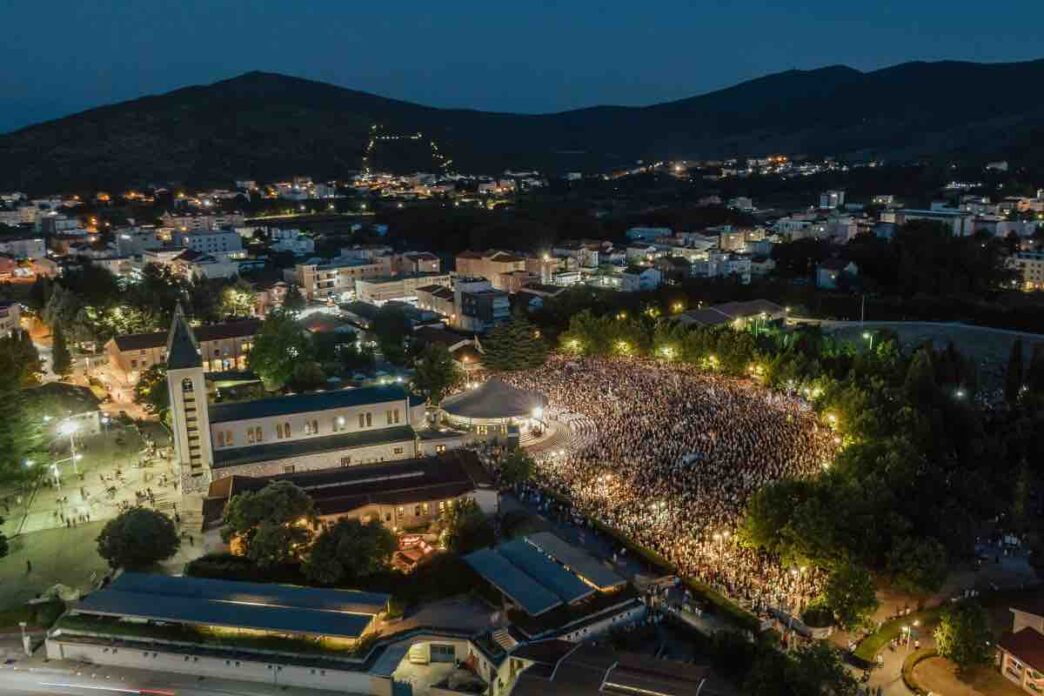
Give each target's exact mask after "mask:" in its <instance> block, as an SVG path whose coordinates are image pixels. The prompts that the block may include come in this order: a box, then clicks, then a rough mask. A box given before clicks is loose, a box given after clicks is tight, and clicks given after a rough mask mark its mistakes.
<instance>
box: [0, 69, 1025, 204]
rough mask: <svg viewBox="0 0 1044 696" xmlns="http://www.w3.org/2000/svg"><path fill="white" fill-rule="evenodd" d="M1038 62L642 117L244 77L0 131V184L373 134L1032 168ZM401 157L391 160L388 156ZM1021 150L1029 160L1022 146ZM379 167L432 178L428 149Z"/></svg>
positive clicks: (295, 155) (593, 167)
mask: <svg viewBox="0 0 1044 696" xmlns="http://www.w3.org/2000/svg"><path fill="white" fill-rule="evenodd" d="M1042 80H1044V59H1041V60H1034V61H1025V62H1020V63H972V62H967V61H937V62H925V61H916V62H910V63H902V64H899V65H894V66H889V67H886V68H881V69H878V70H872V71H866V72H864V71H860V70H857V69H855V68H850V67H847V66H843V65H833V66H824V67H821V68H815V69H811V70H797V69H794V70H786V71H782V72H778V73H773V74H771V75H765V76H762V77H758V78H754V79H752V80H747V81H744V82H741V83H738V84H736V85H732V86H730V87H726V88H723V89H719V90H712V91H709V92H705V93H703V94H698V95H694V96H691V97H685V98H682V99H677V100H672V101H667V102H660V103H656V104H649V105H645V106H616V105H595V106H589V107H584V108H581V109H572V110H567V111H558V112H550V113H543V114H516V113H511V112H494V111H482V110H478V109H470V108H439V107H432V106H426V105H422V104H416V103H413V102H408V101H404V100H399V99H395V98H392V97H386V96H382V95H376V94H372V93H369V92H363V91H359V90H353V89H349V88H345V87H340V86H337V85H333V84H330V83H326V82H319V81H315V80H309V79H307V78H302V77H295V76H287V75H283V74H280V73H273V72H267V71H249V72H246V73H243V74H241V75H238V76H235V77H231V78H227V79H224V80H219V81H216V82H214V83H211V84H208V85H189V86H186V87H180V88H178V89H175V90H172V91H169V92H165V93H162V94H153V95H143V96H141V97H138V98H135V99H132V100H128V101H125V102H118V103H115V104H108V105H103V106H98V107H94V108H91V109H87V110H85V111H81V112H78V113H75V114H70V115H67V116H63V117H60V118H57V119H52V120H49V121H45V122H42V123H38V124H34V125H30V126H26V127H23V128H19V129H17V130H15V131H11V132H9V133H6V134H2V135H0V188H15V189H19V190H27V191H33V192H37V191H43V190H66V189H81V188H85V189H90V188H96V187H105V188H108V187H118V186H125V185H132V184H140V183H199V184H216V183H221V182H224V183H227V182H228V181H229V180H231V179H232V178H240V177H243V178H258V179H270V178H276V177H282V176H290V175H292V174H294V173H300V174H310V175H313V176H317V177H336V176H343V175H344V174H346V173H347V172H349V171H351V170H357V169H359V168H360V166H361V158H362V153H363V151H364V150H365V147H366V141H367V140H368V139H369V134H370V128H371V126H373V125H374V124H381V126H382V128H383V129H384V132H388V133H412V132H418V131H419V132H423V133H424V135H425V136H427V137H428V138H432V139H434V140H435V141H437V142H438V144H439V148H440V150H441V151H442V152H444V153H447V154H448V156H450V157H452V158H453V159H454V160H455V166H454V168H455V169H456V170H458V171H466V172H485V173H497V172H499V171H503V169H505V168H539V169H544V170H547V171H552V172H555V171H566V170H582V171H598V170H605V169H609V168H614V167H621V166H630V165H631V164H633V162H634V161H635V160H638V159H652V158H655V159H661V158H680V159H686V158H688V159H696V158H718V157H728V156H758V155H764V154H771V153H775V152H783V153H787V154H809V155H827V154H830V155H838V156H846V157H847V156H851V157H889V158H911V157H933V156H940V155H957V156H966V157H980V156H993V155H996V156H1000V155H1003V154H1006V153H1009V152H1015V153H1021V154H1025V155H1027V156H1029V157H1031V158H1034V157H1039V155H1040V152H1039V151H1040V149H1041V148H1044V144H1038V142H1039V140H1038V139H1037V137H1036V134H1038V133H1039V132H1040V131H1041V129H1042V128H1044V95H1039V94H1037V93H1036V92H1037V91H1036V90H1032V89H1030V87H1031V86H1032V85H1033V84H1040V83H1041V81H1042ZM397 148H398V149H397ZM1020 148H1022V149H1021V150H1020ZM414 150H415V151H409V150H408V148H405V147H399V146H391V145H389V146H387V147H382V149H381V152H379V153H378V154H379V155H380V157H381V158H382V159H383V161H381V162H379V163H378V164H379V166H382V167H385V168H388V169H391V170H411V169H417V168H421V169H423V168H427V169H429V170H430V169H431V168H432V167H431V166H425V165H431V164H432V163H431V162H430V161H429V162H425V157H428V156H430V153H427V154H426V151H424V148H423V147H416V148H414Z"/></svg>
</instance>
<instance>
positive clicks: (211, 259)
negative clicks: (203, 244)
mask: <svg viewBox="0 0 1044 696" xmlns="http://www.w3.org/2000/svg"><path fill="white" fill-rule="evenodd" d="M170 267H171V269H173V271H174V272H175V273H177V274H178V275H180V276H182V277H183V278H190V279H194V280H196V279H206V280H213V279H215V278H235V277H236V276H238V275H239V263H237V262H236V261H231V260H229V259H228V258H227V257H226V256H214V255H211V254H207V253H204V252H201V251H196V250H194V249H186V250H185V251H183V252H181V253H180V254H178V255H177V256H175V257H174V258H173V259H172V260H171V261H170Z"/></svg>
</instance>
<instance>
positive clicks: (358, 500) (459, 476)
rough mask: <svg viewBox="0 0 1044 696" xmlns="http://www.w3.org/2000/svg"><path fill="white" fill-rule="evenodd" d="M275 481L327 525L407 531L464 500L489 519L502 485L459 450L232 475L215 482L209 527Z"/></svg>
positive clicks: (209, 501) (206, 506) (207, 520)
mask: <svg viewBox="0 0 1044 696" xmlns="http://www.w3.org/2000/svg"><path fill="white" fill-rule="evenodd" d="M273 481H290V482H291V483H293V484H294V485H295V486H297V487H298V488H300V489H301V490H303V491H304V492H305V493H307V494H308V496H309V497H310V498H311V499H312V501H313V502H314V503H315V510H316V514H317V515H318V517H319V519H320V521H321V522H322V523H323V524H326V525H329V524H333V523H334V522H336V521H337V520H339V519H354V520H358V521H360V522H362V523H363V524H367V523H369V522H371V521H377V522H380V523H381V524H384V525H386V526H387V527H389V528H390V529H392V530H393V531H402V530H406V529H418V528H421V527H426V526H428V525H430V524H431V523H432V522H435V521H436V520H437V519H438V517H439V515H440V514H441V513H443V512H444V511H445V510H446V509H447V506H449V505H452V504H453V503H454V502H456V501H459V500H463V499H465V498H468V499H471V500H474V501H475V503H476V504H477V505H478V507H479V509H481V510H482V511H483V512H484V513H486V514H487V515H494V514H496V513H497V511H498V510H499V506H500V502H499V501H500V494H499V492H498V490H497V487H496V485H495V484H494V482H493V479H492V478H491V477H490V476H489V473H488V472H487V471H486V469H485V468H484V467H483V466H482V463H481V462H480V461H479V459H478V455H477V454H475V453H474V452H472V451H471V450H463V449H456V450H452V451H446V452H443V453H440V454H437V455H435V456H431V457H423V458H416V459H407V460H403V461H397V462H385V463H378V464H364V465H360V466H353V467H346V468H340V467H339V468H335V469H326V470H322V471H309V472H302V473H291V474H276V475H273V476H260V477H253V476H241V475H233V476H227V477H225V478H222V479H218V480H217V481H214V482H213V483H211V484H210V489H209V492H208V495H207V500H206V502H205V503H204V518H205V525H207V526H216V525H218V524H220V522H221V517H222V515H223V513H224V508H225V506H226V505H227V503H228V501H229V500H230V499H231V498H232V497H233V496H235V495H237V494H239V493H243V492H245V491H258V490H261V489H262V488H264V487H265V486H266V485H268V484H269V483H272V482H273Z"/></svg>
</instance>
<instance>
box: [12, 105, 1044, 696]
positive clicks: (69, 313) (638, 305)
mask: <svg viewBox="0 0 1044 696" xmlns="http://www.w3.org/2000/svg"><path fill="white" fill-rule="evenodd" d="M396 139H403V140H405V141H406V142H407V144H412V146H415V147H420V148H422V149H425V150H426V151H427V152H428V153H429V154H430V158H431V162H432V164H433V166H432V169H433V171H432V172H428V173H423V172H418V173H413V174H401V173H388V172H380V171H379V170H378V166H379V162H380V151H381V148H382V147H383V146H385V145H386V144H387V142H388V141H389V140H396ZM361 165H362V166H361V167H360V169H359V170H358V171H357V172H355V173H353V174H351V175H347V176H346V177H345V178H344V179H343V180H336V181H315V180H313V179H312V178H310V177H308V176H305V175H300V176H289V174H288V177H287V178H286V179H284V180H281V181H259V180H253V179H242V180H236V181H229V182H225V183H224V184H222V185H220V186H216V187H215V186H207V187H202V186H185V185H174V184H164V185H160V184H156V185H151V186H142V187H137V188H134V189H133V190H120V191H115V190H109V191H97V190H92V191H86V190H84V191H66V192H53V193H51V194H50V195H44V196H41V195H36V194H34V195H27V194H24V193H21V192H17V191H10V192H3V193H0V335H2V338H0V342H2V344H3V345H2V346H0V391H2V394H0V451H2V452H3V457H2V461H0V505H2V507H0V510H2V520H0V521H2V527H0V531H2V534H0V542H2V543H0V550H2V551H0V556H3V557H4V558H3V561H0V615H7V614H9V615H10V617H11V618H10V619H9V620H6V621H3V622H0V626H6V627H8V630H9V631H10V634H9V637H10V638H11V640H10V641H9V642H10V645H8V644H7V643H4V644H2V647H3V649H4V650H5V651H6V652H5V656H6V657H7V658H8V660H9V661H8V665H13V667H11V668H10V669H6V668H5V670H0V693H7V692H8V691H10V692H11V693H19V692H20V691H18V690H19V689H22V690H23V691H22V692H24V693H37V691H33V690H32V689H39V688H41V687H40V684H43V682H41V681H40V679H42V677H41V678H40V679H38V678H37V677H36V676H34V675H39V674H45V673H47V672H46V671H47V670H64V671H61V672H55V674H56V675H57V676H55V677H54V678H53V683H55V684H61V685H66V686H63V687H62V688H69V689H71V691H69V693H80V691H77V690H76V689H93V688H98V689H101V688H109V689H111V690H119V691H121V692H126V693H143V694H144V693H164V694H166V693H197V691H196V689H205V688H207V689H212V690H226V691H228V692H229V693H264V694H267V693H273V694H274V693H281V692H282V691H281V690H287V693H302V694H303V693H322V692H325V691H330V692H340V693H365V694H380V695H381V696H392V695H393V694H400V693H413V694H431V695H432V696H449V695H450V694H489V695H490V696H501V695H507V694H512V695H514V696H529V695H530V694H542V695H544V696H546V695H548V694H595V693H616V694H663V695H673V694H677V695H679V696H680V695H682V694H688V695H693V694H703V695H705V696H713V695H722V696H724V695H731V694H737V695H738V694H777V693H779V694H798V693H800V694H810V693H831V694H853V695H854V694H857V693H863V694H880V693H888V694H894V693H927V692H928V689H924V688H922V687H921V686H917V685H916V684H915V682H917V680H918V679H920V680H921V682H918V683H922V682H923V683H932V684H938V683H945V684H951V683H956V682H954V681H950V682H946V681H945V680H946V679H950V680H958V679H959V678H965V679H969V680H971V679H973V677H971V676H968V675H975V676H974V680H975V683H976V684H979V685H980V686H982V685H984V684H985V685H986V686H983V687H982V688H983V689H984V690H982V691H981V692H976V693H989V694H1010V693H1022V692H1025V693H1031V694H1032V693H1039V692H1040V691H1041V689H1044V676H1042V674H1044V661H1042V657H1041V656H1042V655H1044V609H1042V605H1041V603H1040V601H1039V600H1040V590H1039V585H1038V582H1039V579H1038V578H1039V575H1038V573H1040V572H1041V570H1042V564H1041V558H1044V522H1042V520H1044V514H1042V513H1044V509H1042V507H1041V505H1042V500H1044V495H1042V493H1044V470H1042V469H1041V462H1044V451H1042V449H1041V443H1042V438H1041V432H1042V427H1044V426H1042V423H1044V420H1042V418H1044V334H1042V333H1041V331H1042V328H1044V179H1040V178H1038V179H1034V178H1033V174H1032V173H1030V172H1026V171H1023V170H1018V171H1016V170H1015V169H1014V168H1012V169H1009V166H1008V163H1007V162H1005V161H995V162H986V163H981V162H976V163H971V164H969V163H964V162H954V163H953V164H952V166H949V167H945V166H938V165H931V166H929V165H927V164H924V163H919V162H911V163H889V162H877V161H859V162H848V161H845V160H842V159H839V158H810V157H799V156H794V157H791V156H787V155H774V156H769V157H758V158H737V159H729V160H714V161H689V160H684V161H683V160H674V161H658V162H636V163H634V165H633V166H630V167H627V168H620V169H618V170H616V171H612V172H598V173H587V172H575V173H566V174H546V173H541V172H539V171H505V172H503V173H502V174H500V175H497V176H487V175H478V174H473V175H469V174H459V173H454V172H453V160H452V157H451V153H444V152H441V151H440V150H439V146H438V144H437V143H435V142H434V141H433V140H429V139H428V138H426V137H425V136H424V135H423V134H421V133H416V134H407V135H404V136H398V135H393V134H389V133H385V132H384V131H382V130H380V129H378V128H377V127H376V126H375V127H374V128H373V129H372V136H371V141H370V143H369V145H368V146H367V148H366V151H365V153H364V154H363V158H362V163H361ZM650 646H654V647H655V649H654V650H652V651H650ZM957 668H959V669H960V671H959V672H957V673H956V674H957V676H954V674H955V672H954V670H955V669H957ZM88 675H89V676H88ZM962 675H963V676H962ZM48 679H50V677H48ZM34 680H35V681H34ZM940 680H943V681H940ZM47 683H48V684H49V683H51V682H47ZM961 683H964V682H961ZM768 684H774V685H781V684H785V685H787V687H786V689H783V688H782V687H781V688H780V690H771V689H770V688H769V687H768V686H766V685H768ZM904 684H905V685H906V686H903V685H904ZM896 685H899V686H896ZM30 687H31V688H30ZM900 687H901V688H903V689H904V690H903V691H896V690H895V689H898V688H900ZM947 688H948V687H947ZM5 689H6V690H7V691H5ZM237 689H238V690H237ZM244 689H245V690H244ZM56 693H59V692H56ZM60 693H66V692H65V691H61V692H60ZM935 693H948V692H947V691H946V690H945V689H943V690H942V691H939V690H938V688H937V689H936V691H935ZM967 693H972V692H970V691H969V692H967Z"/></svg>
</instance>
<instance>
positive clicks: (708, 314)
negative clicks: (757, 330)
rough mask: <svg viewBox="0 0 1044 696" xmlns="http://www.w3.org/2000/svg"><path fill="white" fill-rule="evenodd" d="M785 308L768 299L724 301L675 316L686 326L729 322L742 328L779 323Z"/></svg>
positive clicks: (717, 324) (785, 312)
mask: <svg viewBox="0 0 1044 696" xmlns="http://www.w3.org/2000/svg"><path fill="white" fill-rule="evenodd" d="M786 316H787V310H786V308H784V307H780V306H779V305H778V304H776V303H775V302H770V301H768V300H749V301H747V302H725V303H723V304H716V305H713V306H711V307H707V308H705V309H690V310H689V311H687V312H682V313H681V314H679V315H678V316H677V321H678V322H680V323H682V324H684V325H686V326H721V325H724V324H729V325H731V326H732V327H733V328H736V329H743V328H745V327H747V326H748V325H751V324H754V325H757V326H760V325H761V324H771V323H779V322H782V321H784V320H785V319H786Z"/></svg>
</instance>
